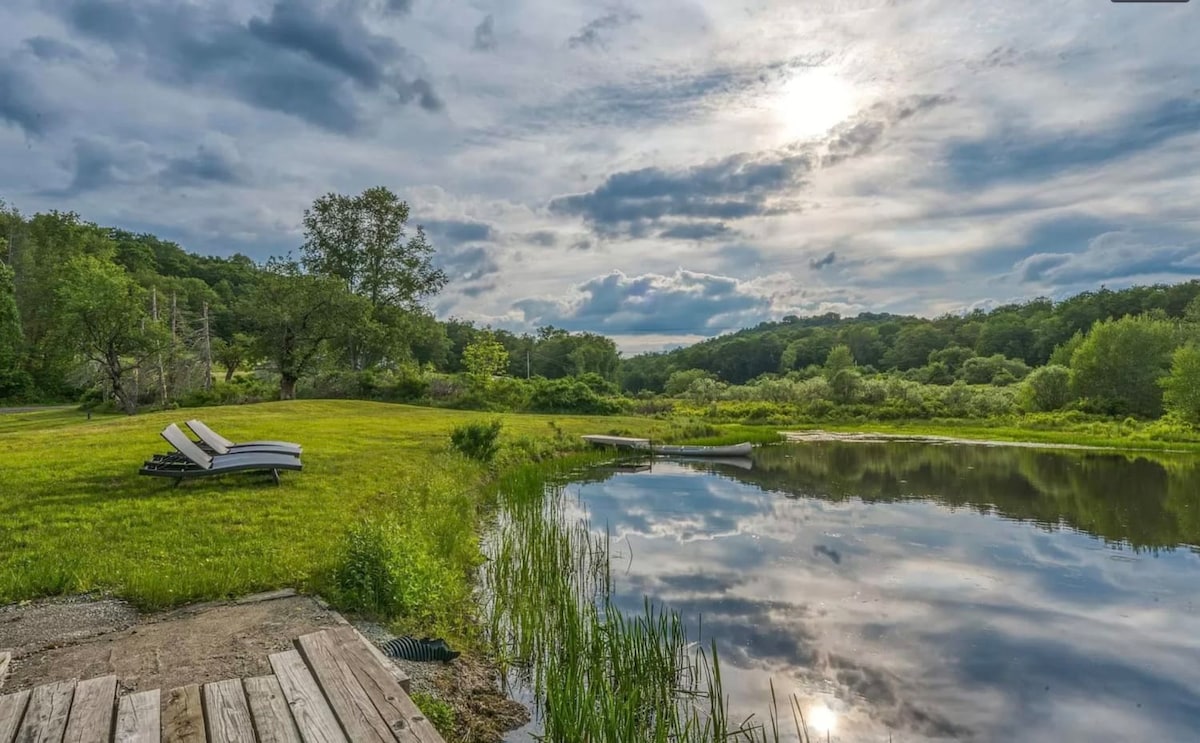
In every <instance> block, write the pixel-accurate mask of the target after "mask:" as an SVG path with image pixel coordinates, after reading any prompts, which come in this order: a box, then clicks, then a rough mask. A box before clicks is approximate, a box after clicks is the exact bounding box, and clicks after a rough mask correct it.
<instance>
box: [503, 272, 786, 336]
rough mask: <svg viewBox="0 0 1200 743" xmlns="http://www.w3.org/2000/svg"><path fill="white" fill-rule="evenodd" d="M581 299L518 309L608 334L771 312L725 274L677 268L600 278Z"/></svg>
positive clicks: (719, 325) (668, 329)
mask: <svg viewBox="0 0 1200 743" xmlns="http://www.w3.org/2000/svg"><path fill="white" fill-rule="evenodd" d="M578 289H579V292H580V293H581V295H582V296H581V298H580V299H579V300H577V301H576V302H574V303H570V304H564V303H561V302H553V301H546V300H538V299H526V300H521V301H518V302H516V303H514V304H513V307H514V308H516V309H519V310H521V311H522V312H523V313H524V314H525V319H526V321H527V322H529V323H531V324H535V325H546V324H550V325H554V326H556V327H562V328H566V329H568V330H583V329H588V330H594V331H598V332H604V333H618V334H630V333H698V334H707V333H711V332H713V331H714V330H721V329H725V328H728V327H733V326H736V325H738V324H739V323H742V322H744V321H746V320H747V319H748V318H753V319H754V320H759V319H762V318H764V317H766V316H767V315H768V314H769V311H770V305H771V302H770V298H769V297H766V296H763V295H761V294H759V293H757V292H755V291H753V290H752V289H751V288H750V287H747V286H746V285H745V284H742V283H741V282H739V281H737V280H736V279H731V278H728V277H725V276H712V275H709V274H702V273H695V272H692V271H677V272H676V273H675V274H674V275H671V276H659V275H655V274H647V275H644V276H626V275H624V274H622V273H619V272H614V273H611V274H608V275H607V276H599V277H596V278H594V279H592V280H590V281H587V282H585V283H583V284H582V285H580V286H579V287H578Z"/></svg>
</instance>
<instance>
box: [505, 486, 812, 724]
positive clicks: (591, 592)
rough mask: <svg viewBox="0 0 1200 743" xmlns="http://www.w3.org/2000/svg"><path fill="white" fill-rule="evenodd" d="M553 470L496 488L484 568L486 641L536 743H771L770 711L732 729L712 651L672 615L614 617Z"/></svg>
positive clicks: (606, 577) (599, 561)
mask: <svg viewBox="0 0 1200 743" xmlns="http://www.w3.org/2000/svg"><path fill="white" fill-rule="evenodd" d="M556 464H557V465H558V466H553V465H552V466H549V467H546V466H543V467H540V468H537V467H525V468H520V469H518V470H516V471H514V472H511V473H510V474H509V475H507V476H506V477H504V478H503V479H502V480H501V482H500V484H499V496H498V497H499V501H500V505H501V511H500V513H499V515H498V519H497V524H496V529H495V531H494V533H493V537H492V540H491V542H490V544H489V545H488V547H489V549H488V552H489V558H490V559H489V560H488V562H487V564H486V568H485V570H484V587H485V590H486V593H487V607H486V610H487V622H488V631H489V635H490V639H491V641H492V643H493V644H494V646H495V648H496V650H497V652H498V654H499V656H500V658H501V660H502V661H503V662H504V663H505V664H506V666H507V667H508V668H509V669H510V670H511V671H513V675H515V676H516V677H517V678H518V679H519V681H520V682H521V683H522V684H524V685H525V686H526V688H527V689H528V691H529V692H531V693H532V696H533V698H534V706H535V709H534V712H535V715H536V716H537V719H538V721H539V723H540V726H541V728H542V730H541V735H542V737H543V739H544V740H547V741H581V740H611V741H696V742H699V741H712V742H713V743H715V742H716V741H726V740H738V741H746V742H747V743H749V742H750V741H766V740H778V739H779V737H780V735H781V732H782V731H781V726H780V722H779V716H778V712H777V706H776V705H774V704H772V707H771V710H770V715H769V718H768V720H767V721H766V722H765V723H758V722H754V721H753V719H752V718H751V719H747V720H744V721H742V722H740V723H739V724H736V725H735V724H733V723H732V722H731V720H730V719H729V713H728V709H727V698H726V696H725V694H724V693H723V691H722V684H721V674H720V661H719V659H718V658H717V654H716V647H715V645H713V646H712V647H711V649H710V651H709V652H705V650H704V649H703V646H702V645H701V644H700V642H699V641H698V639H699V638H697V640H696V641H693V640H692V639H691V638H689V636H688V633H687V630H686V628H685V626H684V623H683V621H682V619H681V618H680V616H679V615H678V614H677V613H676V612H674V611H671V610H669V609H667V608H665V607H660V606H656V605H655V604H653V603H652V602H651V601H650V600H649V599H647V600H646V601H645V604H644V606H643V609H642V611H641V612H639V613H636V614H626V613H624V612H622V611H621V610H619V609H618V608H617V606H616V605H615V604H614V603H613V601H612V598H611V585H612V584H611V577H610V573H609V559H608V556H609V549H608V538H607V536H606V535H599V534H596V533H594V532H593V531H592V530H591V529H590V528H589V527H588V525H587V523H586V522H585V521H583V520H582V519H581V518H580V514H579V513H578V511H577V510H576V508H575V506H574V504H573V503H571V502H570V501H569V499H567V498H566V497H565V491H564V488H563V487H562V485H561V484H560V483H561V482H562V476H563V475H564V474H566V470H565V467H564V466H563V464H564V463H556ZM548 476H549V483H550V484H549V485H547V482H548ZM792 706H793V710H792V711H793V718H794V723H793V724H794V726H795V730H796V734H797V736H798V737H799V739H800V740H807V737H808V736H807V733H806V731H805V727H804V723H803V720H802V718H801V717H800V716H799V715H798V714H796V713H797V712H798V710H799V707H798V706H797V705H796V704H795V700H792Z"/></svg>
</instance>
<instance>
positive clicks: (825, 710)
mask: <svg viewBox="0 0 1200 743" xmlns="http://www.w3.org/2000/svg"><path fill="white" fill-rule="evenodd" d="M808 721H809V723H811V724H812V726H813V729H814V730H816V731H817V732H818V733H825V735H829V734H830V733H832V732H833V728H834V727H835V726H836V725H837V715H836V714H834V711H833V710H831V709H829V707H826V706H825V705H824V704H818V705H817V706H815V707H813V708H812V709H810V710H809V711H808Z"/></svg>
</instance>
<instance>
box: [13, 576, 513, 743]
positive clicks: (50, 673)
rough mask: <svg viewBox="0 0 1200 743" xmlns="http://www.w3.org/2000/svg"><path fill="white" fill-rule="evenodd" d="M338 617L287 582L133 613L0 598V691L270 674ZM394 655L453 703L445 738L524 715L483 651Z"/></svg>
mask: <svg viewBox="0 0 1200 743" xmlns="http://www.w3.org/2000/svg"><path fill="white" fill-rule="evenodd" d="M345 623H346V619H344V618H343V617H342V616H341V615H340V614H338V613H337V612H336V611H333V610H332V609H330V608H328V607H327V606H326V605H325V604H324V603H323V602H321V601H319V600H318V599H315V598H312V597H308V596H298V595H295V594H294V593H293V592H291V591H280V592H274V593H270V594H259V595H257V596H248V597H246V598H244V599H239V600H238V601H234V602H229V603H220V604H217V603H210V604H200V605H194V606H189V607H184V608H181V609H177V610H175V611H171V612H166V613H163V614H140V613H139V612H138V611H137V610H136V609H135V608H134V607H132V606H130V605H129V604H127V603H125V602H123V601H120V600H117V599H112V598H106V597H98V596H74V597H69V598H56V599H47V600H42V601H33V602H24V603H21V604H11V605H8V606H0V650H10V651H12V661H11V664H10V667H9V670H8V676H7V678H3V677H0V692H2V693H10V692H13V691H19V690H21V689H28V688H31V687H34V686H37V685H39V684H45V683H49V682H52V681H61V680H65V679H70V678H78V679H85V678H95V677H97V676H106V675H108V674H115V675H116V677H117V684H118V687H119V689H120V693H122V694H126V693H130V692H134V691H141V690H146V689H172V688H175V687H177V686H184V685H186V684H197V683H199V684H204V683H208V682H210V681H221V680H224V679H229V678H246V677H250V676H262V675H266V674H269V673H271V666H270V661H269V657H270V655H271V654H272V653H277V652H280V651H282V650H290V649H292V648H293V647H294V645H293V641H294V640H295V639H296V638H297V637H299V636H300V635H304V634H308V633H309V632H317V631H319V630H322V629H328V628H330V627H337V626H339V625H342V624H345ZM353 624H354V625H355V626H356V627H357V628H358V629H359V631H360V632H362V633H363V635H364V636H365V637H367V639H368V640H370V641H371V642H374V643H380V642H383V641H385V640H389V639H391V638H392V637H393V635H392V634H391V633H389V632H388V631H387V630H386V629H384V628H383V627H380V626H379V625H376V624H372V623H368V622H358V621H355V622H353ZM394 662H395V663H396V665H397V666H399V667H400V669H401V670H403V671H404V672H405V673H407V674H408V675H409V678H410V679H411V682H412V691H413V692H423V693H425V694H429V695H431V696H434V697H436V698H438V699H441V700H442V701H444V702H446V703H447V704H449V705H450V706H451V707H453V708H454V711H455V720H456V731H455V732H456V735H455V736H454V737H453V739H454V740H459V741H463V742H464V743H499V741H501V740H502V739H503V735H504V733H505V732H506V731H508V730H512V729H515V728H518V727H520V726H521V725H523V724H524V723H525V722H527V721H528V719H529V712H528V710H527V709H526V708H525V707H524V706H523V705H521V704H520V703H519V702H515V701H513V700H511V699H509V698H508V697H507V696H506V695H505V694H504V693H503V692H502V691H501V686H500V674H499V671H498V669H497V668H496V666H495V665H494V664H493V663H491V662H490V661H489V660H488V659H487V658H485V657H482V656H479V655H476V654H471V653H464V654H463V655H462V656H461V657H459V658H457V659H456V660H454V661H453V662H451V663H415V662H410V661H404V660H396V661H394Z"/></svg>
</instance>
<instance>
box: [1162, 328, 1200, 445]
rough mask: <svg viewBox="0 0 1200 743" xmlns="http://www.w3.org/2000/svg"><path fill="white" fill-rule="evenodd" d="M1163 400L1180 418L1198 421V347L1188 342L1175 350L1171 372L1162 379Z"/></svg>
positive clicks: (1199, 406) (1199, 355)
mask: <svg viewBox="0 0 1200 743" xmlns="http://www.w3.org/2000/svg"><path fill="white" fill-rule="evenodd" d="M1162 385H1163V389H1164V390H1165V392H1164V395H1163V402H1164V403H1165V405H1166V408H1167V410H1168V411H1169V412H1170V413H1171V414H1172V415H1174V416H1176V417H1177V418H1179V419H1180V420H1184V421H1187V422H1188V423H1191V424H1193V425H1195V424H1197V423H1200V347H1198V346H1196V345H1192V344H1189V345H1187V346H1183V347H1182V348H1179V349H1177V350H1176V351H1175V354H1174V356H1172V358H1171V374H1170V376H1168V377H1166V378H1165V379H1163V380H1162Z"/></svg>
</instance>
